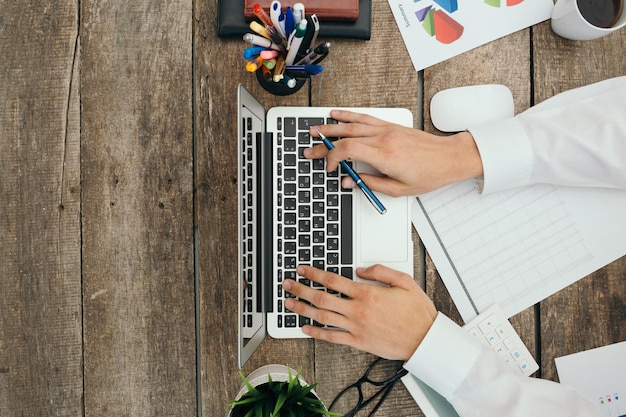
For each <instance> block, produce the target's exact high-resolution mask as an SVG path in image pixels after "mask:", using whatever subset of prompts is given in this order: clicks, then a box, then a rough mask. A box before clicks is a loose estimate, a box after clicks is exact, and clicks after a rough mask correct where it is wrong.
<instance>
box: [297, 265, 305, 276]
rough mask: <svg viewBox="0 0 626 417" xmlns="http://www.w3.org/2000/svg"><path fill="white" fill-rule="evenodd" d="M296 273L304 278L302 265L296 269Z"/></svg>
mask: <svg viewBox="0 0 626 417" xmlns="http://www.w3.org/2000/svg"><path fill="white" fill-rule="evenodd" d="M296 272H297V273H298V275H300V276H304V267H303V266H302V265H298V267H297V268H296Z"/></svg>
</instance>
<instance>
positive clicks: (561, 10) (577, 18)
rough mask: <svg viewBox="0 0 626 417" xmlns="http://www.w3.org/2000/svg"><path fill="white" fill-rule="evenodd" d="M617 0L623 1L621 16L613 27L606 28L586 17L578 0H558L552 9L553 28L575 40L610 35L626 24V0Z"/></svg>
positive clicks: (565, 36)
mask: <svg viewBox="0 0 626 417" xmlns="http://www.w3.org/2000/svg"><path fill="white" fill-rule="evenodd" d="M587 1H589V0H587ZM615 1H620V2H621V8H620V13H621V16H620V17H619V18H618V20H617V22H615V23H614V24H613V25H612V26H611V27H608V28H604V27H599V26H595V25H593V24H591V23H589V21H587V19H585V17H584V16H583V14H582V13H581V11H580V8H579V5H578V2H577V0H557V2H556V4H555V5H554V8H553V9H552V30H553V31H554V33H556V34H557V35H559V36H562V37H564V38H567V39H571V40H575V41H586V40H591V39H597V38H600V37H602V36H605V35H608V34H609V33H611V32H614V31H616V30H617V29H619V28H621V27H623V26H625V25H626V13H624V11H623V6H624V0H615Z"/></svg>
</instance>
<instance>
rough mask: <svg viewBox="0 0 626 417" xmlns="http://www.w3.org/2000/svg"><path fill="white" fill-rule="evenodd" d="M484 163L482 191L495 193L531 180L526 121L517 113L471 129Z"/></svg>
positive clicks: (530, 152)
mask: <svg viewBox="0 0 626 417" xmlns="http://www.w3.org/2000/svg"><path fill="white" fill-rule="evenodd" d="M468 130H469V132H470V133H471V134H472V136H473V137H474V141H475V142H476V146H477V147H478V152H479V153H480V158H481V160H482V164H483V175H484V178H483V180H482V181H481V187H482V192H483V193H485V194H487V193H493V192H496V191H502V190H507V189H511V188H515V187H519V186H523V185H527V184H529V183H530V177H531V173H532V169H533V152H532V147H531V145H530V140H529V139H528V135H527V133H526V129H525V128H524V124H523V123H522V122H521V121H520V120H519V119H518V118H516V117H514V118H511V119H506V120H500V121H497V122H491V123H486V124H483V125H480V126H476V127H473V128H471V129H468Z"/></svg>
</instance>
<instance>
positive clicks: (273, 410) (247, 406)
mask: <svg viewBox="0 0 626 417" xmlns="http://www.w3.org/2000/svg"><path fill="white" fill-rule="evenodd" d="M239 375H240V376H241V379H242V380H243V386H242V387H241V390H240V391H239V393H238V394H237V396H236V397H235V400H234V401H233V402H232V408H231V411H230V414H229V415H230V417H325V416H328V417H334V416H339V414H337V413H332V412H329V411H328V410H327V409H326V406H325V405H324V403H323V402H322V400H321V399H320V398H319V397H318V396H317V394H316V393H315V391H314V389H315V387H316V386H317V384H311V385H309V384H307V383H306V381H304V379H302V377H301V376H300V372H299V371H298V372H296V371H294V370H293V369H291V368H289V367H287V366H284V365H266V366H262V367H260V368H258V369H256V370H255V371H254V372H252V373H251V374H250V375H248V377H247V378H246V377H245V376H244V375H243V373H242V372H241V371H239Z"/></svg>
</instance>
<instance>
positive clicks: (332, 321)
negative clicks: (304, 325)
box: [285, 290, 347, 328]
mask: <svg viewBox="0 0 626 417" xmlns="http://www.w3.org/2000/svg"><path fill="white" fill-rule="evenodd" d="M314 291H317V292H321V293H324V291H319V290H314ZM324 294H325V295H327V296H329V297H334V298H337V297H335V296H333V295H330V294H326V293H324ZM285 307H286V308H287V309H289V310H291V311H293V312H294V313H296V314H298V315H300V316H304V317H308V318H310V319H311V320H313V321H316V322H318V323H321V324H324V325H326V326H331V327H337V328H342V327H344V326H345V325H346V324H347V319H346V317H344V316H343V315H341V314H339V313H337V312H335V311H331V310H324V309H319V308H316V307H314V306H312V305H310V304H308V303H306V302H303V301H298V300H294V299H293V298H287V299H286V300H285Z"/></svg>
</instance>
